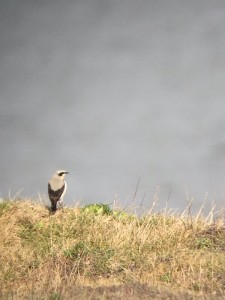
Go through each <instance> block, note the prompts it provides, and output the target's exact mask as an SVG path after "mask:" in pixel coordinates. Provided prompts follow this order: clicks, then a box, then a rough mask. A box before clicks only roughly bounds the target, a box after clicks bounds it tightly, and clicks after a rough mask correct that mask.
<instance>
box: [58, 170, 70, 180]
mask: <svg viewBox="0 0 225 300" xmlns="http://www.w3.org/2000/svg"><path fill="white" fill-rule="evenodd" d="M68 173H69V172H67V171H64V170H60V171H56V173H55V177H58V178H61V179H64V178H65V175H66V174H68Z"/></svg>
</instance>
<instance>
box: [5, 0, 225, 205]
mask: <svg viewBox="0 0 225 300" xmlns="http://www.w3.org/2000/svg"><path fill="white" fill-rule="evenodd" d="M0 101H1V107H0V149H1V159H0V197H7V196H8V195H9V190H10V193H11V196H14V195H15V194H16V193H17V192H18V191H20V190H21V188H22V189H23V191H22V192H21V194H20V195H21V196H23V197H34V198H37V197H38V193H40V194H41V195H45V194H47V182H48V180H49V179H50V177H51V176H52V173H53V172H54V171H55V170H57V169H66V170H68V171H70V175H69V176H68V177H67V178H68V179H67V182H68V192H67V195H66V197H65V202H66V203H67V204H68V203H70V204H72V203H74V201H75V202H76V201H80V202H81V203H83V204H86V203H93V202H104V203H110V202H112V201H113V200H114V199H119V201H120V203H122V204H123V205H124V206H126V205H128V204H129V203H130V202H131V201H132V197H133V194H134V192H135V188H136V185H137V182H138V179H139V177H141V181H140V184H139V187H138V193H137V196H136V203H137V204H138V203H141V202H142V201H143V206H144V207H149V206H151V203H152V200H153V196H154V193H155V191H156V190H157V186H159V198H160V204H159V206H160V205H161V206H162V207H164V206H165V203H166V201H167V198H169V204H168V206H169V207H173V208H175V209H178V210H182V209H183V208H184V207H185V206H186V204H187V198H189V199H190V198H192V197H193V198H194V199H195V205H196V206H198V205H199V206H200V205H201V204H202V203H203V201H204V200H205V199H206V200H207V205H208V207H209V206H211V202H212V201H214V202H215V203H216V204H217V205H218V208H219V207H221V206H223V204H224V202H225V2H224V1H221V0H220V1H219V0H213V1H212V0H202V1H201V0H200V1H199V0H172V1H168V0H164V1H162V0H139V1H134V0H89V1H88V0H80V1H72V0H71V1H64V0H63V1H56V0H55V1H47V0H46V1H36V0H35V1H34V0H33V1H31V0H29V1H28V0H27V1H19V0H0Z"/></svg>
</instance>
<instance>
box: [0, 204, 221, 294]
mask: <svg viewBox="0 0 225 300" xmlns="http://www.w3.org/2000/svg"><path fill="white" fill-rule="evenodd" d="M0 235H1V243H0V260H1V263H0V297H1V296H2V297H3V296H4V295H14V296H15V298H16V297H18V298H19V297H22V298H23V297H24V298H25V295H36V297H37V298H38V297H39V298H38V299H67V298H68V299H70V298H71V297H72V295H73V296H74V297H75V295H78V294H79V293H78V292H77V290H74V289H75V287H77V286H79V287H80V289H79V291H80V293H81V292H82V295H81V294H79V295H78V296H77V299H82V297H83V299H85V297H87V295H89V296H88V297H89V298H90V299H92V298H91V296H90V295H94V292H93V289H94V291H95V292H96V291H97V290H98V291H102V288H103V287H104V286H105V289H107V288H106V287H108V289H109V293H113V291H114V292H115V293H117V296H118V298H115V299H120V298H119V297H120V295H119V294H118V293H119V291H121V295H123V296H124V295H133V298H129V299H138V298H135V289H136V290H139V291H140V290H141V291H143V297H142V298H143V299H145V298H144V295H146V297H147V298H148V297H150V294H152V295H153V294H154V297H155V298H157V297H159V298H157V299H160V297H161V296H162V295H161V294H160V293H162V291H163V290H165V291H167V292H165V293H166V295H167V296H168V297H167V298H168V299H175V295H177V297H178V298H177V299H179V295H181V294H179V293H183V294H182V295H183V298H184V299H185V298H186V299H192V298H190V297H191V296H190V295H193V297H194V296H195V297H197V296H199V297H200V296H201V295H204V297H206V296H207V295H208V297H210V298H209V299H213V298H212V297H214V296H215V297H216V298H215V299H218V297H219V296H221V297H223V296H225V227H224V223H223V218H222V217H221V218H218V219H217V220H216V221H215V220H214V221H212V218H206V217H203V216H201V215H200V214H198V215H197V216H196V217H191V216H190V215H189V214H186V213H183V214H173V213H153V212H151V214H148V213H147V214H145V215H144V216H139V217H138V216H136V215H131V214H128V213H126V212H123V211H115V210H113V209H112V208H110V206H109V205H106V204H94V205H88V206H85V207H83V208H64V210H59V211H57V213H56V214H55V215H50V214H49V211H48V209H46V207H45V206H44V205H43V204H38V203H35V202H31V201H4V202H1V203H0ZM115 286H117V289H116V288H115ZM140 286H142V287H143V288H140ZM72 287H73V289H72ZM81 287H82V288H81ZM100 287H101V288H100ZM125 287H127V288H125ZM84 289H85V290H84ZM90 289H92V293H91V292H90ZM149 289H150V290H151V292H150V291H149ZM153 291H154V293H153ZM10 293H11V294H10ZM77 293H78V294H77ZM99 293H100V292H99ZM115 293H114V294H115ZM124 293H125V294H124ZM126 293H127V294H126ZM129 293H130V294H129ZM21 295H22V296H21ZM37 295H38V296H37ZM110 295H111V296H112V295H113V294H110ZM160 295H161V296H160ZM169 295H173V296H171V297H173V298H169V297H170V296H169ZM185 295H188V296H185ZM41 297H42V298H41ZM46 297H47V298H46ZM51 297H52V298H51ZM57 297H58V298H57ZM121 297H122V296H121ZM124 297H125V296H124ZM137 297H138V296H137ZM140 297H141V295H140ZM152 297H153V296H152ZM28 298H29V296H28ZM111 298H112V297H111ZM111 298H108V299H111ZM147 298H146V299H147ZM93 299H100V298H97V296H96V298H93ZM101 299H102V298H101ZM105 299H107V298H105ZM204 299H206V298H204Z"/></svg>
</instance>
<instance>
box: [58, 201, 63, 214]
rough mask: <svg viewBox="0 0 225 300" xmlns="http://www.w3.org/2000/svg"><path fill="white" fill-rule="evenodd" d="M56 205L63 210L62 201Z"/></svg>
mask: <svg viewBox="0 0 225 300" xmlns="http://www.w3.org/2000/svg"><path fill="white" fill-rule="evenodd" d="M58 207H60V208H61V209H62V211H63V212H64V209H63V202H62V201H59V205H58Z"/></svg>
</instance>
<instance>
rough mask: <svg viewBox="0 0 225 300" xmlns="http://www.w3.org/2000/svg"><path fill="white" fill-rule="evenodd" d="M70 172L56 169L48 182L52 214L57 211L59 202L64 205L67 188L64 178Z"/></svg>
mask: <svg viewBox="0 0 225 300" xmlns="http://www.w3.org/2000/svg"><path fill="white" fill-rule="evenodd" d="M68 173H69V172H67V171H64V170H60V171H56V172H55V173H54V174H53V176H52V178H51V179H50V181H49V183H48V196H49V199H50V201H51V211H52V214H54V213H55V212H56V210H57V205H58V203H59V204H61V205H62V202H63V197H64V195H65V193H66V189H67V184H66V182H65V180H64V179H65V175H66V174H68Z"/></svg>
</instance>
